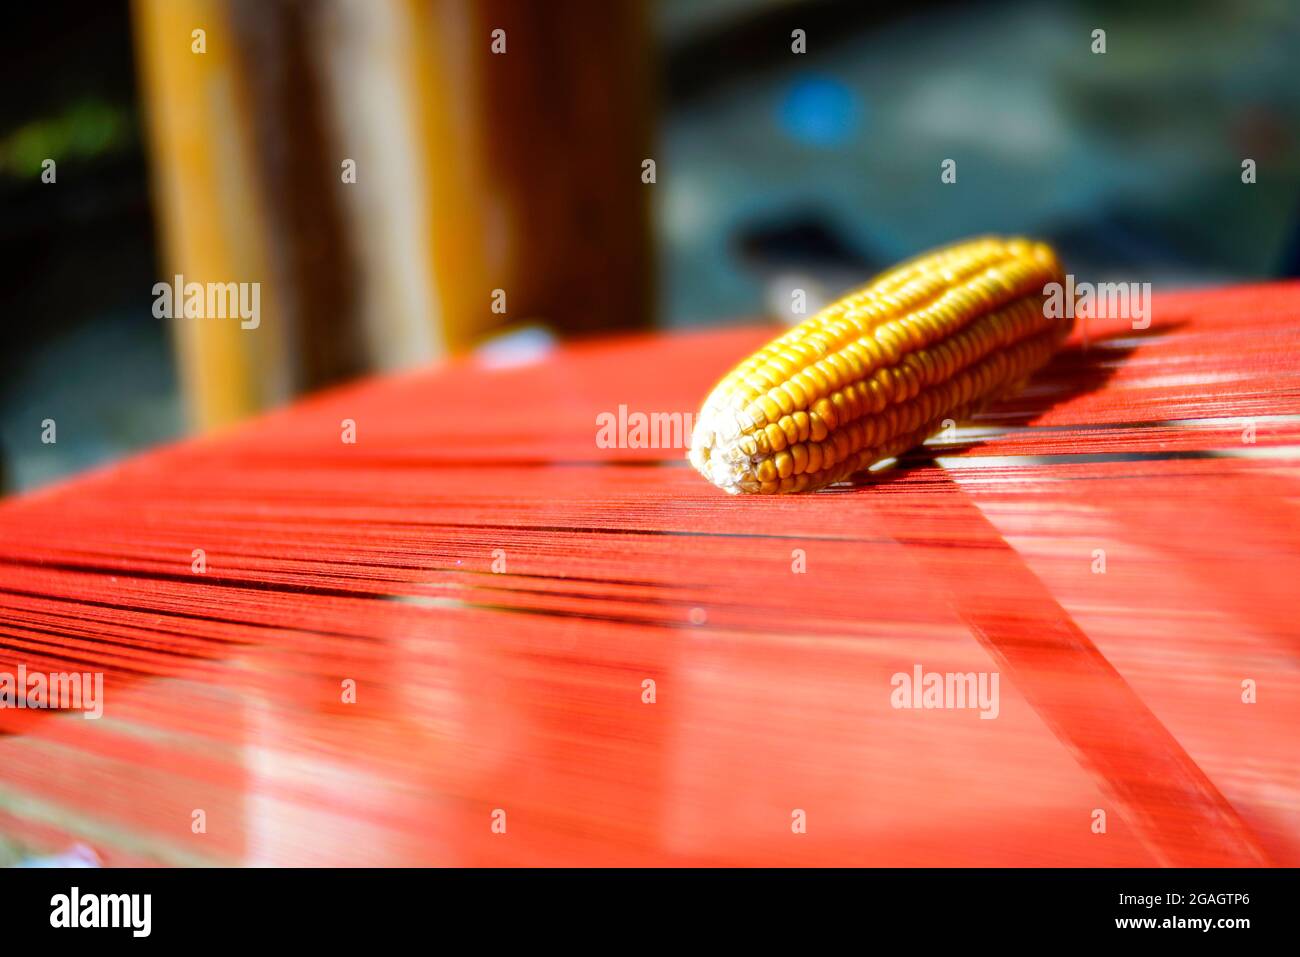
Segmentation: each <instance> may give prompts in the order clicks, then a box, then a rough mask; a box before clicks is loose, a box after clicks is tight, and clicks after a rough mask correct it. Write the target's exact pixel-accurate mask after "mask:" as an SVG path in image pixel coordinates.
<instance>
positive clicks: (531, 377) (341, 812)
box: [0, 284, 1300, 866]
mask: <svg viewBox="0 0 1300 957" xmlns="http://www.w3.org/2000/svg"><path fill="white" fill-rule="evenodd" d="M1152 314H1153V316H1154V322H1153V324H1152V326H1151V328H1150V329H1148V330H1143V331H1134V330H1133V329H1131V327H1130V325H1129V324H1128V323H1126V322H1123V321H1120V320H1091V321H1089V322H1088V324H1087V325H1088V327H1087V338H1088V346H1087V348H1086V349H1085V348H1084V347H1083V346H1082V342H1081V334H1080V333H1076V336H1075V338H1074V339H1073V340H1072V341H1071V343H1069V344H1068V345H1067V347H1066V348H1065V350H1064V351H1063V352H1062V354H1061V355H1060V356H1058V358H1057V359H1056V360H1054V362H1053V363H1052V365H1051V366H1049V368H1048V369H1046V370H1045V371H1044V372H1043V373H1041V374H1040V375H1039V376H1037V377H1036V378H1035V379H1034V380H1033V381H1032V382H1031V383H1030V384H1029V386H1028V387H1027V388H1026V389H1025V390H1024V391H1023V392H1022V393H1020V394H1019V395H1017V396H1015V397H1012V398H1010V399H1007V400H1005V401H1004V402H1002V403H1000V404H999V405H998V406H996V407H995V408H993V409H990V410H989V411H987V412H985V413H983V414H982V415H981V416H979V417H978V419H977V420H976V422H974V423H972V426H973V428H970V429H966V430H963V431H962V432H961V433H960V434H959V435H958V436H957V439H956V440H955V441H953V442H950V443H947V444H937V445H931V446H928V447H927V448H926V449H924V450H918V451H917V452H914V453H911V454H909V456H907V457H906V459H905V461H904V463H903V466H904V467H902V468H900V469H898V470H896V471H895V472H894V473H891V474H889V475H887V476H884V477H882V478H881V479H880V480H879V481H875V482H872V483H869V484H861V485H856V486H842V487H839V488H836V489H833V490H830V491H828V492H825V493H819V494H815V495H809V496H797V497H787V498H777V499H768V498H755V499H749V498H730V497H726V496H724V495H722V494H720V493H719V492H717V490H715V489H713V488H712V487H711V486H709V485H708V484H707V483H706V482H704V481H703V480H701V479H700V478H699V477H698V476H696V475H695V473H694V472H693V471H691V470H690V469H689V467H687V466H686V464H685V462H684V460H683V453H682V450H681V449H671V448H669V449H665V448H603V447H600V445H599V444H598V443H597V442H596V432H597V416H598V415H599V414H601V413H614V414H617V412H618V409H619V406H620V405H625V406H626V407H627V409H628V410H630V411H632V412H637V411H640V412H644V413H650V412H660V413H673V412H680V413H683V414H686V413H693V412H694V411H695V410H696V408H697V405H698V402H699V401H700V399H701V397H702V396H703V395H704V394H705V393H706V392H707V391H708V388H709V387H710V386H711V385H712V383H713V381H714V380H716V379H717V378H718V376H719V375H720V374H721V373H723V372H725V371H726V370H727V369H728V368H730V367H731V366H732V365H733V364H734V362H735V359H736V357H737V356H743V355H746V354H748V353H749V352H750V351H752V350H753V349H754V348H755V347H756V346H758V345H759V344H761V343H762V342H763V341H764V340H765V339H766V338H767V337H769V336H770V334H771V330H770V329H767V328H756V327H746V328H738V329H728V330H720V331H714V332H708V333H694V334H687V335H668V336H655V337H634V338H633V337H629V338H622V339H617V340H607V341H602V342H587V343H578V344H575V345H572V346H569V347H566V348H565V349H563V350H562V351H561V352H559V353H558V354H557V355H555V356H553V357H551V358H549V359H547V360H546V361H544V362H541V363H538V364H534V365H529V366H523V367H519V368H508V369H486V368H483V367H481V366H478V365H476V364H475V362H474V361H473V360H464V361H460V362H457V363H453V364H450V365H447V366H443V367H440V368H438V369H433V370H429V371H425V372H420V373H415V374H408V375H403V376H399V377H395V378H391V379H383V380H372V381H369V382H366V383H362V384H360V385H357V386H354V387H350V388H345V389H340V390H336V391H333V392H330V393H328V394H324V395H321V396H318V397H315V398H313V399H310V400H308V401H306V402H303V403H300V404H299V405H297V406H294V407H292V408H290V409H286V410H284V411H281V412H278V413H275V414H273V415H270V416H267V417H265V418H263V419H260V420H258V421H256V422H253V423H251V424H249V425H246V426H243V427H240V428H237V429H234V430H231V431H229V432H226V433H224V434H221V435H219V436H215V437H211V438H205V439H202V440H197V441H193V442H190V443H185V444H181V445H178V446H173V447H170V448H166V449H161V450H159V451H157V452H154V453H151V454H148V455H145V456H141V457H139V458H136V459H133V460H131V461H128V462H126V463H123V464H121V465H120V466H116V467H113V468H109V469H104V470H101V471H98V472H95V473H93V474H89V475H86V476H83V477H81V478H79V479H77V480H74V481H71V482H68V483H65V484H62V485H60V486H57V487H53V488H50V489H47V490H44V491H41V492H38V493H36V494H33V495H29V496H27V497H24V498H20V499H13V500H8V501H6V502H4V503H0V671H4V670H10V671H12V670H14V669H16V668H17V667H18V666H19V665H20V664H21V665H24V666H25V667H26V668H27V669H28V670H29V671H35V670H45V671H69V670H84V671H103V672H105V673H106V693H105V699H106V700H105V712H104V717H103V719H101V720H99V721H88V720H83V719H82V718H81V717H80V716H78V715H76V714H57V715H55V714H50V713H45V712H36V711H31V710H23V711H17V710H11V709H6V710H0V731H3V732H5V733H4V734H3V735H0V766H3V767H4V768H5V772H4V775H3V779H0V835H4V837H5V838H6V839H7V840H8V841H11V842H14V843H16V844H18V845H19V846H21V847H23V848H25V849H27V850H28V851H30V852H31V853H34V854H35V853H46V852H50V851H57V850H61V849H64V848H66V846H67V845H68V844H70V843H72V842H74V841H80V842H84V843H88V844H90V845H91V846H93V847H94V848H95V849H96V851H97V852H98V853H99V854H100V856H101V857H102V858H103V860H104V861H105V862H106V863H109V864H176V865H184V864H212V863H217V864H225V863H230V864H239V863H248V864H308V865H316V864H321V865H324V864H401V865H407V864H435V865H478V864H502V865H532V864H565V865H567V864H627V865H660V864H727V865H753V864H776V865H795V866H802V865H824V864H849V865H855V864H868V865H950V864H951V865H1020V864H1024V865H1048V866H1051V865H1099V866H1104V865H1119V864H1134V865H1146V864H1173V865H1193V864H1227V865H1255V864H1261V863H1263V864H1270V863H1271V864H1285V865H1293V866H1294V865H1295V864H1297V863H1300V742H1298V741H1297V735H1296V728H1297V727H1300V694H1297V692H1300V671H1298V670H1297V668H1296V661H1297V655H1298V653H1300V630H1298V629H1297V627H1296V625H1295V623H1294V611H1295V600H1294V597H1293V592H1294V582H1295V581H1296V580H1297V579H1298V578H1300V555H1298V554H1297V552H1298V551H1300V518H1298V516H1297V512H1296V503H1297V491H1298V483H1297V478H1298V474H1300V473H1298V470H1297V464H1296V454H1297V449H1298V448H1300V348H1298V347H1300V285H1296V284H1286V285H1274V286H1259V287H1244V288H1237V289H1228V290H1218V291H1205V292H1195V293H1180V294H1170V295H1166V296H1162V297H1157V299H1156V301H1155V303H1154V304H1153V307H1152ZM345 419H348V420H352V421H353V422H355V424H356V442H355V444H346V443H344V442H343V441H342V439H341V423H342V422H343V420H345ZM936 457H938V458H939V459H940V462H938V463H936V462H935V461H934V459H935V458H936ZM195 549H202V550H203V555H204V559H205V571H204V572H203V573H201V574H199V573H196V572H195V571H194V569H193V563H194V550H195ZM1099 553H1100V554H1102V555H1104V571H1101V572H1099V571H1097V567H1098V561H1097V555H1098V554H1099ZM800 555H801V556H802V559H800V558H799V556H800ZM801 560H802V562H803V564H804V565H805V566H806V571H797V570H796V568H797V567H798V565H799V563H800V561H801ZM918 665H919V666H921V667H922V668H923V669H924V671H926V672H939V673H948V672H954V673H966V672H974V673H980V672H985V673H989V672H996V673H998V674H999V676H1000V679H1001V680H1000V702H999V707H998V713H997V717H996V718H995V719H993V720H985V719H983V718H981V717H980V714H979V713H978V711H976V710H973V709H970V708H966V709H960V708H956V709H950V710H945V709H938V710H925V709H922V710H916V709H909V708H896V707H894V706H893V705H894V702H893V701H892V700H891V691H892V686H891V681H892V679H893V676H894V675H896V674H900V673H903V674H911V673H912V672H913V669H914V667H916V666H918ZM647 680H651V681H653V682H654V686H653V687H654V701H653V703H647V702H646V701H645V687H646V686H645V684H644V682H646V681H647ZM345 681H352V682H355V687H356V700H355V703H345V702H344V701H343V694H342V691H341V689H342V688H343V683H344V682H345ZM1246 682H1249V683H1251V685H1250V686H1251V687H1253V688H1255V689H1257V700H1255V701H1254V702H1253V703H1247V702H1246V701H1243V696H1244V693H1243V683H1246ZM198 810H202V811H203V812H204V813H203V822H204V829H203V831H202V832H201V833H195V826H194V823H193V822H194V820H195V815H194V812H195V811H198ZM498 811H501V812H504V814H503V815H495V817H494V814H495V812H498ZM1099 811H1100V812H1104V815H1105V817H1104V819H1105V823H1106V827H1105V831H1104V833H1097V827H1096V821H1097V820H1098V815H1097V812H1099ZM798 812H802V820H803V821H804V822H806V832H803V833H801V832H800V831H799V829H798V828H797V827H795V826H792V825H793V824H794V823H795V822H796V821H797V820H798V819H799V814H798ZM494 820H495V821H504V824H505V832H504V833H498V831H499V830H500V828H499V827H498V829H497V831H494V829H493V823H494Z"/></svg>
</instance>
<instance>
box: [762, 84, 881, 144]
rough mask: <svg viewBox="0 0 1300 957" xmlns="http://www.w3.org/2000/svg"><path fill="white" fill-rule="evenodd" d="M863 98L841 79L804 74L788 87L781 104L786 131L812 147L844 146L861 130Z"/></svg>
mask: <svg viewBox="0 0 1300 957" xmlns="http://www.w3.org/2000/svg"><path fill="white" fill-rule="evenodd" d="M861 114H862V100H861V98H860V97H859V96H858V94H857V93H855V92H854V91H853V90H852V89H850V88H849V87H847V86H845V85H844V84H843V83H841V82H840V81H839V80H836V79H832V78H830V77H826V76H816V75H808V74H804V75H802V76H798V77H795V79H794V81H793V82H792V83H791V84H790V86H789V87H788V88H787V89H786V92H785V96H784V98H783V99H782V101H781V106H780V111H779V115H780V123H781V128H782V130H784V131H785V133H786V135H788V136H789V137H790V138H791V139H793V140H795V141H797V142H800V143H805V144H807V145H809V146H821V147H832V146H842V145H844V144H845V143H847V142H849V140H851V139H852V138H853V136H854V134H855V133H856V132H857V127H858V121H859V118H860V116H861Z"/></svg>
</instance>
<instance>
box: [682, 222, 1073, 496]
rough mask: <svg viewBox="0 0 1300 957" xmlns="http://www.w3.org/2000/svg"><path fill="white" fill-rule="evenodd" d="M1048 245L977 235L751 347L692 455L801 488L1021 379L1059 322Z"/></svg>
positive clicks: (885, 454)
mask: <svg viewBox="0 0 1300 957" xmlns="http://www.w3.org/2000/svg"><path fill="white" fill-rule="evenodd" d="M1062 281H1063V276H1062V272H1061V267H1060V264H1059V263H1058V262H1057V259H1056V254H1055V253H1054V252H1052V250H1051V249H1050V248H1049V247H1048V246H1046V245H1044V244H1043V243H1039V242H1034V241H1032V240H1028V239H1001V238H997V237H986V238H982V239H975V240H971V241H969V242H964V243H959V244H957V245H955V246H949V247H946V248H944V249H940V250H937V251H935V252H932V253H929V254H927V255H925V256H921V257H919V258H917V259H913V260H910V261H908V262H905V263H903V264H902V265H900V266H897V267H895V268H894V269H892V270H890V271H889V272H887V273H885V274H884V275H882V276H879V277H877V278H876V279H875V280H874V281H873V282H872V283H870V284H869V285H867V286H865V287H864V288H862V289H860V290H858V291H857V292H855V293H852V294H850V295H848V296H846V297H844V298H843V299H841V300H840V301H838V302H836V303H834V304H832V305H830V306H828V307H827V308H825V309H823V310H822V311H821V312H819V313H818V314H817V315H815V316H812V317H811V318H809V319H807V320H805V321H804V322H802V323H800V324H799V325H798V326H796V327H795V328H793V329H791V330H790V331H789V332H787V333H785V335H783V336H780V337H779V338H777V339H775V340H773V341H772V342H771V343H769V344H768V345H766V346H764V347H763V348H762V349H759V350H758V352H756V353H754V354H753V355H752V356H750V357H749V358H748V359H746V360H745V361H744V362H742V363H740V365H738V366H737V367H736V368H735V369H733V370H732V371H731V372H730V373H729V374H728V375H727V376H726V377H724V378H723V379H722V381H721V382H719V383H718V385H717V386H716V387H715V388H714V390H713V391H712V392H711V393H710V394H709V397H708V398H707V399H706V400H705V402H704V407H703V409H702V410H701V412H700V415H699V417H698V418H697V419H696V422H695V432H694V434H693V435H692V437H691V451H690V456H689V457H690V460H691V463H692V464H693V465H694V466H695V467H696V468H697V469H698V470H699V471H700V473H701V474H703V475H704V477H705V478H707V479H708V480H709V481H710V482H712V483H713V484H714V485H717V486H718V487H719V488H721V489H724V490H725V491H728V492H732V493H738V492H759V493H782V492H805V491H810V490H812V489H818V488H823V487H824V486H827V485H830V484H832V483H834V482H840V481H843V480H844V479H847V478H848V477H849V476H850V475H852V474H853V473H855V472H860V471H863V470H864V469H867V468H869V467H870V466H871V465H872V464H874V463H876V462H878V461H880V460H882V459H886V458H890V457H892V456H895V455H897V454H899V453H900V452H903V451H905V450H906V449H908V448H910V447H912V446H913V445H917V444H919V443H921V442H924V441H925V439H926V438H927V437H929V436H930V435H932V434H933V433H935V432H936V431H938V430H939V428H940V426H941V425H942V423H943V420H944V419H947V418H952V419H960V418H962V417H963V416H968V415H970V414H971V413H973V412H975V411H976V410H978V409H979V408H980V407H981V406H983V405H985V404H986V403H988V402H989V401H990V400H992V399H994V398H997V397H998V396H999V395H1001V394H1003V393H1005V392H1006V391H1007V390H1008V389H1010V388H1013V387H1014V386H1015V385H1017V384H1018V383H1020V382H1022V381H1023V380H1024V379H1025V378H1026V377H1027V376H1028V375H1029V374H1030V373H1031V372H1033V371H1034V370H1035V369H1037V368H1038V367H1039V366H1041V365H1043V363H1045V362H1046V361H1047V360H1048V358H1049V357H1050V356H1051V355H1052V353H1053V352H1054V351H1055V350H1056V347H1057V346H1058V345H1059V344H1060V342H1061V340H1062V339H1063V338H1064V337H1065V336H1066V334H1067V333H1068V332H1069V331H1070V326H1071V323H1072V320H1071V319H1068V318H1050V317H1048V316H1046V315H1044V308H1043V303H1044V294H1043V287H1044V286H1046V285H1047V284H1048V283H1052V282H1062Z"/></svg>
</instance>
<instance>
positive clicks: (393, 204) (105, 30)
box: [0, 0, 1300, 492]
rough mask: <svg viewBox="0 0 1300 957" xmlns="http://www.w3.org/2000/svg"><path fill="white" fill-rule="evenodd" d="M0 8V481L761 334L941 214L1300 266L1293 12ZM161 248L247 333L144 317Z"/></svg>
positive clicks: (1079, 253)
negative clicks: (517, 376) (476, 376)
mask: <svg viewBox="0 0 1300 957" xmlns="http://www.w3.org/2000/svg"><path fill="white" fill-rule="evenodd" d="M5 16H6V29H5V31H4V33H3V35H0V46H2V47H3V49H2V51H0V53H2V54H3V55H2V56H0V71H2V72H3V79H4V82H3V88H4V89H5V90H6V91H7V94H8V95H7V96H6V97H5V98H4V99H3V101H2V102H0V273H3V282H2V283H0V299H2V302H0V310H2V314H3V348H2V349H0V469H2V470H3V477H2V478H0V487H2V488H3V489H4V490H5V491H6V492H13V491H16V490H22V489H30V488H34V487H39V486H40V485H42V484H44V483H47V482H50V481H52V480H54V479H57V478H59V477H61V476H64V475H68V474H71V473H73V472H76V471H78V470H81V469H84V468H87V467H90V466H92V465H96V464H99V463H103V462H107V461H111V460H113V459H116V458H118V457H121V456H122V455H125V454H127V453H128V452H130V451H132V450H135V449H139V448H142V447H145V446H148V445H152V444H155V443H158V442H160V441H165V440H169V439H174V438H178V437H181V436H184V435H188V434H193V433H195V432H198V431H203V430H207V429H214V428H221V427H224V426H227V425H229V424H232V423H235V422H238V421H239V420H241V419H243V418H246V417H248V416H250V415H253V414H255V413H256V412H257V411H259V410H261V409H265V408H269V407H273V406H275V405H278V404H282V403H284V402H287V401H289V400H291V399H292V398H293V397H295V396H297V395H300V394H303V393H306V392H309V391H312V390H316V389H320V388H323V387H327V386H329V385H332V384H335V383H339V382H344V381H347V380H350V379H353V378H355V377H358V376H362V375H367V374H376V373H385V372H390V371H393V370H399V369H404V368H411V367H416V366H421V365H425V364H428V363H431V362H435V361H438V360H440V359H441V358H443V357H446V356H451V355H456V354H461V353H466V352H473V351H479V350H485V354H486V355H488V356H490V357H495V358H494V361H500V360H501V359H502V358H503V357H504V359H505V361H510V357H511V356H513V355H518V354H520V353H521V352H522V353H527V352H528V351H529V350H533V353H534V354H535V352H536V350H538V349H545V348H546V347H547V344H548V343H551V342H554V341H558V340H561V339H564V338H568V337H574V336H587V335H593V334H598V333H604V332H614V331H619V330H629V329H642V330H646V329H649V330H653V329H670V328H681V327H688V326H694V325H701V324H717V323H724V322H741V321H753V320H754V319H755V318H756V317H760V316H769V317H775V318H784V319H789V318H790V317H789V316H788V315H786V313H788V312H789V309H790V301H791V300H790V291H791V290H792V289H795V288H801V289H806V290H807V291H808V294H809V300H810V302H809V305H810V310H811V307H815V306H816V305H817V303H818V302H819V301H821V300H824V299H827V298H831V297H833V296H834V295H835V294H837V293H839V292H840V291H842V290H843V289H844V288H846V287H848V286H851V285H854V284H857V283H860V282H862V281H863V280H865V279H866V278H868V277H869V276H870V274H872V273H873V272H875V271H877V270H879V269H881V268H883V267H885V266H888V265H889V264H891V263H893V262H895V261H897V260H898V259H901V258H904V257H906V256H910V255H913V254H916V253H918V252H920V251H923V250H924V249H926V248H928V247H930V246H934V245H937V244H940V243H944V242H948V241H951V240H955V239H958V238H962V237H965V236H968V235H971V234H976V233H983V232H1023V233H1031V234H1034V235H1036V236H1041V237H1043V238H1046V239H1048V240H1050V241H1052V242H1054V243H1055V244H1056V245H1057V246H1058V248H1059V250H1060V252H1061V254H1062V256H1063V258H1064V260H1065V262H1066V264H1067V266H1068V268H1069V269H1070V270H1071V271H1072V272H1074V273H1075V274H1076V275H1079V276H1080V277H1081V278H1086V279H1092V280H1094V281H1102V280H1106V279H1128V280H1136V281H1150V282H1152V283H1154V284H1155V285H1156V286H1157V288H1169V287H1174V286H1188V285H1213V284H1223V283H1231V282H1241V281H1258V280H1267V279H1272V278H1279V277H1288V276H1296V275H1298V274H1300V150H1298V149H1297V147H1298V146H1300V142H1298V138H1300V83H1297V82H1296V75H1297V73H1296V70H1297V66H1296V57H1297V51H1300V6H1297V5H1296V4H1295V3H1294V2H1293V0H1242V2H1233V3H1196V2H1188V0H1182V2H1169V3H1160V2H1151V3H1144V4H1141V5H1140V6H1139V5H1135V4H1128V3H1114V4H1112V3H1099V2H1058V3H1032V4H1017V3H961V4H957V3H926V2H915V3H911V4H897V5H890V7H889V8H888V9H878V8H877V6H876V5H874V4H867V3H861V2H856V0H852V2H850V0H659V2H635V0H609V2H606V0H548V2H545V3H543V2H541V0H138V2H135V3H130V2H126V0H122V2H116V0H95V2H88V3H70V2H50V3H44V4H23V5H17V6H14V7H11V8H8V9H6V13H5ZM1097 29H1103V30H1104V31H1105V45H1106V48H1105V49H1106V52H1105V53H1104V54H1099V53H1094V52H1093V47H1094V45H1095V40H1094V37H1093V31H1094V30H1097ZM497 30H501V31H504V33H503V34H500V35H496V34H494V31H497ZM195 31H202V33H201V34H196V33H195ZM796 31H802V33H796ZM800 39H802V42H803V43H804V44H806V48H805V52H796V49H795V47H796V46H798V45H799V43H800ZM494 44H496V45H497V47H498V49H497V51H496V52H494V50H493V45H494ZM502 45H504V52H502V51H501V46H502ZM199 47H201V48H202V49H199ZM1246 158H1250V159H1253V160H1254V161H1255V163H1256V164H1257V171H1258V172H1257V176H1258V181H1257V182H1256V183H1255V184H1253V185H1245V184H1243V182H1242V178H1241V171H1242V161H1243V159H1246ZM51 159H52V160H54V165H53V167H50V166H49V164H48V163H47V160H51ZM647 159H653V160H654V167H653V173H654V175H653V182H647V181H646V180H647V179H648V178H649V175H648V173H647V167H646V164H645V160H647ZM946 159H953V160H955V161H956V173H957V177H956V182H955V183H943V182H941V178H940V172H941V164H942V163H943V162H944V161H945V160H946ZM349 163H351V164H352V166H351V168H352V169H353V170H354V171H355V177H354V179H355V181H349V179H348V175H347V171H348V169H349ZM51 173H52V175H51ZM50 179H52V180H53V181H52V182H51V181H48V180H50ZM177 273H181V274H183V275H184V276H185V279H186V281H198V282H223V283H224V282H259V283H261V321H260V324H259V325H258V328H256V329H241V328H240V325H239V323H238V322H237V321H223V320H196V319H189V320H185V319H179V320H173V319H158V318H155V317H154V316H153V313H152V307H153V302H154V295H153V291H152V290H153V286H154V284H155V283H157V282H160V281H162V282H170V281H171V278H172V276H173V275H175V274H177ZM498 291H500V293H503V295H499V294H498ZM46 420H53V421H54V422H55V423H57V441H56V442H55V443H53V444H50V443H48V442H43V441H42V434H43V431H44V430H43V425H42V423H43V422H45V421H46Z"/></svg>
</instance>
